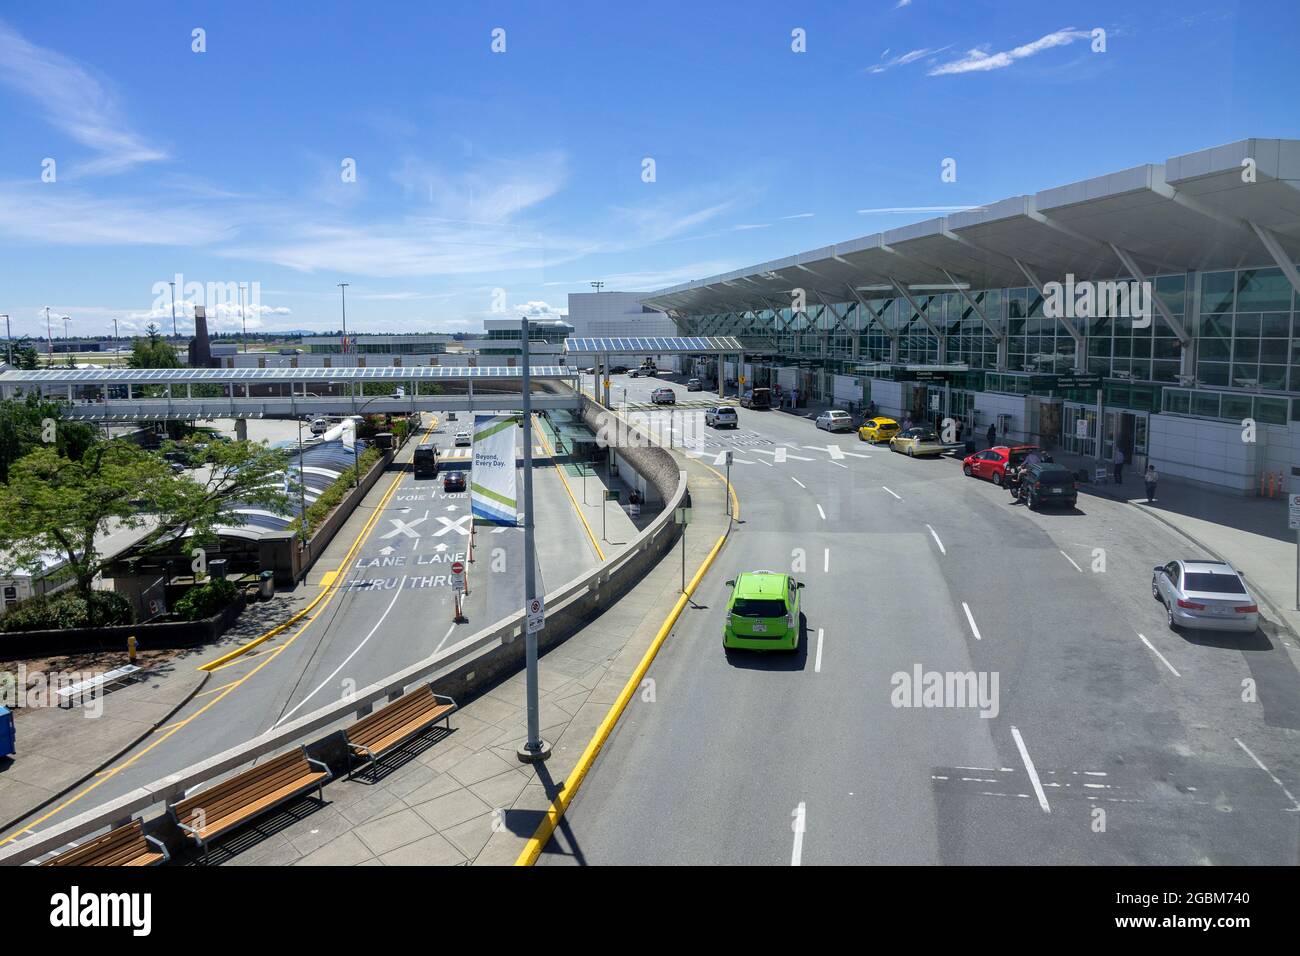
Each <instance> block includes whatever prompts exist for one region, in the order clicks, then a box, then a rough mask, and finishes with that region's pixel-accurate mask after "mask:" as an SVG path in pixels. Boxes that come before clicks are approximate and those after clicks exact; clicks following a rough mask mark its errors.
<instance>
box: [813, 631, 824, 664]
mask: <svg viewBox="0 0 1300 956" xmlns="http://www.w3.org/2000/svg"><path fill="white" fill-rule="evenodd" d="M824 637H825V634H824V632H823V631H822V629H821V628H820V627H819V628H817V660H816V661H815V662H814V663H813V673H814V674H820V673H821V672H822V639H823V638H824Z"/></svg>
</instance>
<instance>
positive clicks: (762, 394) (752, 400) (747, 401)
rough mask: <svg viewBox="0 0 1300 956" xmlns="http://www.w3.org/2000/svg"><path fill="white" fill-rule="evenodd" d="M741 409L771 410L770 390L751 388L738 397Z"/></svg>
mask: <svg viewBox="0 0 1300 956" xmlns="http://www.w3.org/2000/svg"><path fill="white" fill-rule="evenodd" d="M740 407H741V408H757V409H763V408H771V407H772V390H771V389H770V388H751V389H749V390H748V391H746V392H745V394H744V395H741V396H740Z"/></svg>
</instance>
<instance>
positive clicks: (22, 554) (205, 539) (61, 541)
mask: <svg viewBox="0 0 1300 956" xmlns="http://www.w3.org/2000/svg"><path fill="white" fill-rule="evenodd" d="M197 444H198V443H197V442H195V441H192V440H190V441H186V442H178V443H174V444H173V445H170V446H169V448H170V449H171V450H180V451H182V452H183V453H184V454H186V455H190V456H192V458H191V460H192V461H194V462H196V463H198V462H201V463H203V464H204V465H205V466H206V472H207V476H208V477H207V478H206V480H203V481H197V480H195V479H194V478H192V477H190V475H189V473H187V472H183V473H180V474H177V473H175V472H173V470H172V467H171V464H170V463H169V462H168V461H166V460H165V459H164V458H163V457H162V456H161V455H158V454H152V453H150V452H147V451H144V450H143V449H141V448H138V447H137V446H135V445H132V444H130V443H129V442H126V441H122V440H116V441H101V442H97V443H96V444H95V445H94V446H93V447H91V448H90V449H88V450H87V451H86V453H85V454H84V455H83V456H82V457H81V460H80V461H72V460H70V459H68V458H64V457H62V456H61V455H59V454H58V452H56V451H55V450H54V449H52V448H38V449H36V450H35V451H33V452H31V453H30V454H28V455H26V456H24V457H23V458H21V459H19V460H18V461H17V462H15V463H14V465H13V467H12V468H11V469H10V481H9V483H8V484H6V485H0V550H3V551H7V552H8V553H9V555H10V558H11V559H12V561H13V563H15V564H16V565H17V566H18V567H20V568H24V569H32V570H34V569H36V568H38V567H40V565H41V560H42V556H43V555H48V554H50V553H55V554H58V555H59V556H60V557H61V558H64V559H66V560H67V562H68V567H69V569H70V570H71V571H72V573H73V575H74V576H75V577H76V588H77V591H78V593H80V594H81V595H82V597H84V598H85V599H86V601H87V604H88V606H90V608H91V613H92V615H93V614H94V613H95V608H96V605H95V604H94V603H93V598H92V596H91V595H92V591H93V587H92V585H93V582H94V580H95V577H96V575H98V574H100V573H101V572H102V571H103V570H104V569H105V567H106V565H107V561H106V556H104V555H101V554H100V553H99V551H98V550H97V548H96V546H95V542H96V537H97V536H101V535H103V534H105V533H106V532H108V531H109V530H116V529H117V528H130V529H134V530H140V531H143V532H144V534H143V536H142V537H141V538H140V539H139V541H138V542H137V543H136V545H135V548H136V549H137V550H138V551H144V552H148V551H156V550H161V549H163V548H167V547H175V543H176V542H177V541H178V540H180V539H182V538H184V537H185V536H186V535H193V539H192V542H191V543H190V544H189V545H188V546H190V547H193V546H201V545H203V544H206V543H209V542H211V541H213V540H215V537H216V534H215V531H216V528H217V527H218V526H219V525H221V524H225V523H229V522H230V521H231V520H232V514H231V512H232V509H233V507H234V505H235V504H236V503H242V504H246V505H249V506H252V507H256V508H260V509H264V510H267V511H272V512H274V513H277V514H287V513H288V511H289V502H290V500H291V498H290V494H289V493H290V491H291V489H289V488H287V487H286V484H285V481H284V478H283V473H284V469H285V467H286V464H287V454H286V453H285V452H283V451H280V450H276V449H270V448H267V447H266V446H265V445H261V444H257V443H255V442H246V441H243V442H216V443H213V444H211V445H208V446H207V448H205V449H200V448H198V447H197Z"/></svg>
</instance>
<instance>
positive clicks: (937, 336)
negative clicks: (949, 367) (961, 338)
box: [889, 276, 948, 365]
mask: <svg viewBox="0 0 1300 956" xmlns="http://www.w3.org/2000/svg"><path fill="white" fill-rule="evenodd" d="M889 281H890V283H891V284H892V285H893V287H894V288H895V289H897V290H898V294H899V295H901V296H902V297H903V298H904V299H906V300H907V304H908V305H910V306H911V307H912V311H914V312H915V313H916V314H917V315H918V316H920V318H921V321H922V322H924V323H925V324H926V326H927V327H928V328H929V330H930V334H932V335H933V336H934V340H935V343H936V344H937V345H938V346H939V364H940V365H942V364H943V363H944V362H946V361H948V336H946V335H944V334H943V333H942V332H940V331H939V327H938V326H936V325H935V324H934V323H933V322H931V321H930V317H929V316H928V315H926V314H925V312H924V310H922V308H921V306H920V304H919V303H918V302H917V301H916V300H915V299H913V298H912V293H910V292H908V291H907V286H905V285H903V283H901V282H899V281H898V280H897V279H895V278H894V277H893V276H890V277H889Z"/></svg>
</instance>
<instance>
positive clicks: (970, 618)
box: [961, 601, 980, 641]
mask: <svg viewBox="0 0 1300 956" xmlns="http://www.w3.org/2000/svg"><path fill="white" fill-rule="evenodd" d="M961 609H962V610H963V611H965V612H966V623H967V624H969V625H970V630H971V633H972V634H974V635H975V640H977V641H978V640H980V629H979V628H978V627H976V626H975V615H973V614H971V612H970V605H969V604H967V603H966V602H965V601H962V602H961Z"/></svg>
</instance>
